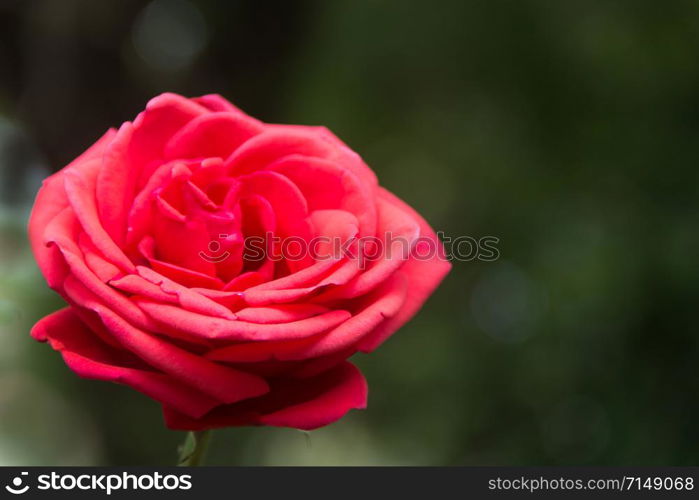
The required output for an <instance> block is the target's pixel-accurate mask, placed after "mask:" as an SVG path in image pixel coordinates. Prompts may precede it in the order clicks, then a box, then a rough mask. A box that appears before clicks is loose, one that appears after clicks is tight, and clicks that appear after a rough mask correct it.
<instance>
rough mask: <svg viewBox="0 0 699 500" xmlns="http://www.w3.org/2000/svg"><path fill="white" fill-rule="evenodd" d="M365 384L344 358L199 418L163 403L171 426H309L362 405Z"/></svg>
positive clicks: (166, 419)
mask: <svg viewBox="0 0 699 500" xmlns="http://www.w3.org/2000/svg"><path fill="white" fill-rule="evenodd" d="M367 393H368V390H367V385H366V381H365V380H364V377H363V376H362V374H361V372H360V371H359V370H357V368H355V367H354V366H353V365H352V364H350V363H347V362H344V363H342V364H340V365H338V366H337V367H336V368H334V369H332V370H328V371H325V372H323V373H321V374H320V375H317V376H316V377H313V378H306V379H302V380H279V381H277V382H276V383H275V384H273V386H272V391H271V392H270V393H269V395H267V396H263V397H261V398H257V399H254V400H249V401H244V402H241V403H239V404H233V405H226V406H221V407H219V408H216V409H214V410H213V411H211V412H210V413H208V414H207V415H205V416H204V417H202V418H201V419H192V418H187V417H186V416H185V415H182V414H180V413H179V412H177V411H175V410H174V409H172V408H170V407H168V406H164V407H163V413H164V416H165V422H166V423H167V426H168V427H170V428H171V429H179V430H203V429H212V428H216V427H229V426H240V425H271V426H276V427H293V428H295V429H304V430H312V429H317V428H318V427H323V426H324V425H328V424H330V423H332V422H335V421H336V420H339V419H340V418H342V417H343V416H344V415H345V414H346V413H347V412H348V411H349V410H351V409H363V408H365V407H366V399H367Z"/></svg>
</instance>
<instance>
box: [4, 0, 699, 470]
mask: <svg viewBox="0 0 699 500" xmlns="http://www.w3.org/2000/svg"><path fill="white" fill-rule="evenodd" d="M697 46H699V3H697V2H694V1H671V2H652V1H631V0H629V1H614V0H612V1H601V0H586V1H584V2H583V1H570V2H547V1H544V0H541V1H487V2H486V1H458V0H453V1H443V2H433V3H429V4H427V3H420V2H403V1H399V0H335V1H333V2H323V1H320V0H317V1H310V0H307V1H302V2H298V1H297V2H273V3H262V2H253V1H245V2H243V1H230V2H217V1H214V0H202V1H194V0H190V1H187V0H154V1H152V2H140V1H133V0H129V1H126V0H124V1H115V0H110V1H106V0H105V1H101V2H94V1H89V0H35V1H20V0H14V1H12V0H0V75H1V78H0V181H1V182H2V185H1V187H0V193H1V196H2V199H1V201H2V205H1V206H2V211H1V217H0V238H1V239H0V271H1V272H0V342H2V346H3V347H2V349H0V463H2V464H169V463H173V462H174V460H175V456H176V453H175V450H176V447H177V444H178V443H179V442H180V441H181V439H182V433H176V432H171V431H168V430H167V429H165V428H164V426H163V425H162V420H161V417H160V414H159V410H158V407H157V405H156V404H155V403H153V402H151V401H149V400H148V399H147V398H145V397H143V396H141V395H139V394H138V393H136V392H134V391H132V390H130V389H127V388H124V387H120V386H116V385H110V384H105V383H101V382H93V381H84V380H80V379H78V378H77V377H75V376H74V375H73V374H72V373H71V372H69V370H67V369H66V368H65V367H64V366H63V363H62V361H61V359H60V356H58V355H56V353H54V352H52V351H51V350H50V349H49V348H48V347H47V346H45V345H40V344H37V343H34V342H33V341H31V339H30V338H29V336H28V331H29V328H30V326H31V325H32V323H33V322H34V321H36V320H37V319H38V318H40V317H41V316H42V315H43V314H46V313H47V312H50V311H52V310H55V309H57V308H58V307H60V304H61V301H60V299H58V298H57V297H56V296H55V295H54V294H52V293H51V292H50V291H49V290H48V289H47V288H46V287H45V285H44V283H43V280H42V278H41V276H40V275H39V273H38V271H37V270H36V269H35V265H34V263H33V260H32V257H31V255H30V253H29V250H28V246H27V244H26V242H25V235H24V232H25V229H24V228H25V224H26V217H27V214H28V210H29V207H30V205H31V201H32V198H33V194H34V192H35V191H36V189H37V187H38V183H39V181H40V179H41V178H42V177H44V176H45V175H47V174H48V173H50V171H55V170H57V169H59V168H60V167H61V166H63V165H64V164H66V163H67V162H68V161H70V160H71V159H72V158H73V157H75V156H76V155H77V154H79V153H80V152H81V151H82V150H84V148H85V147H87V146H88V145H89V144H90V143H91V142H92V141H94V140H95V139H96V138H97V137H98V136H100V135H101V134H102V132H103V131H104V130H105V129H107V128H108V127H110V126H114V125H118V124H119V123H121V122H122V121H124V120H127V119H131V118H132V117H134V116H135V115H136V114H137V113H138V111H140V109H142V107H143V105H144V103H145V102H146V101H147V100H148V99H149V98H150V97H152V96H154V95H155V94H157V93H160V92H162V91H166V90H171V91H176V92H181V93H183V94H186V95H198V94H203V93H208V92H218V93H221V94H223V95H224V96H226V97H228V98H229V99H231V100H232V101H233V102H235V103H236V104H237V105H239V106H240V107H241V108H242V109H244V110H246V111H248V112H249V113H251V114H252V115H254V116H257V117H259V118H261V119H263V120H266V121H274V122H290V123H307V124H323V125H327V126H328V127H330V128H331V129H332V130H334V131H335V132H336V133H337V134H338V135H339V136H340V137H342V138H343V139H345V140H346V141H347V142H348V143H349V144H350V145H351V146H352V147H353V148H355V149H356V150H357V151H359V152H360V153H361V154H362V155H363V156H364V158H365V159H366V160H367V162H368V163H369V164H370V165H371V166H372V167H373V168H374V169H375V170H376V172H377V173H378V175H379V178H380V179H381V182H382V184H383V185H384V186H386V187H387V188H389V189H391V190H392V191H394V192H396V193H397V194H399V195H400V196H402V197H403V198H404V199H406V200H407V201H408V202H409V203H411V204H412V205H413V206H414V207H415V208H416V209H417V210H418V211H420V212H421V213H423V214H424V215H425V216H426V218H427V219H428V220H429V221H430V222H431V223H432V225H433V226H434V227H435V228H436V229H438V230H441V231H444V232H445V233H446V234H447V235H450V236H459V235H471V236H475V237H480V236H485V235H493V236H497V237H498V238H500V244H499V248H500V252H501V258H500V260H498V261H497V262H494V263H485V262H461V263H456V265H455V267H454V270H453V272H452V274H451V275H450V276H449V277H448V278H447V280H446V281H445V283H444V285H443V286H442V287H441V288H440V289H439V291H438V292H437V293H436V294H435V295H434V297H433V298H432V299H431V300H430V301H429V303H428V304H427V306H426V307H425V308H424V309H423V311H422V312H421V313H420V314H419V315H418V316H417V317H416V318H415V319H414V320H413V321H412V322H411V323H410V324H408V325H407V326H406V327H404V328H403V329H402V330H401V331H400V332H399V333H398V334H397V335H396V336H395V337H394V338H393V339H392V340H391V341H389V342H388V343H387V344H386V345H385V346H384V347H383V348H382V349H380V350H379V351H377V352H376V353H374V354H373V355H371V356H358V357H357V358H355V359H356V361H357V362H358V364H359V366H360V367H361V368H362V370H363V371H364V372H365V374H366V376H367V378H368V380H369V384H370V392H371V394H370V402H369V410H368V411H365V412H353V413H352V414H350V415H349V416H348V417H346V418H345V419H344V420H343V421H341V422H339V423H337V424H335V425H333V426H330V427H328V428H325V429H321V430H318V431H314V432H312V433H310V434H309V435H304V433H300V432H297V431H293V430H288V429H271V428H255V429H227V430H224V431H220V432H218V436H217V439H216V441H215V443H214V444H213V449H212V452H211V460H210V462H211V463H215V464H248V465H254V464H434V465H446V464H542V465H543V464H629V465H634V464H651V465H652V464H677V465H680V464H697V463H698V462H699V448H698V447H697V443H698V442H699V430H698V426H697V422H699V404H698V403H697V395H698V393H699V373H698V371H697V368H698V366H699V363H698V361H699V328H698V327H699V320H698V316H697V314H696V310H697V300H698V299H699V266H697V263H696V255H697V250H699V231H698V229H699V225H698V223H699V210H698V208H699V203H698V200H699V193H698V191H699V168H697V165H698V160H699V147H698V146H697V144H699V142H698V140H699V62H698V61H697V58H696V47H697Z"/></svg>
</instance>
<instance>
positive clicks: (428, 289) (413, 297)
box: [359, 189, 451, 352]
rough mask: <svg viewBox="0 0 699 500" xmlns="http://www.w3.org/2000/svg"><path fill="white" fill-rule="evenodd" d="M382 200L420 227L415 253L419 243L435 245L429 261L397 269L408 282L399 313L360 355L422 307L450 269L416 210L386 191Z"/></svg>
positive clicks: (413, 261)
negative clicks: (409, 216)
mask: <svg viewBox="0 0 699 500" xmlns="http://www.w3.org/2000/svg"><path fill="white" fill-rule="evenodd" d="M379 193H380V196H381V198H382V199H383V200H386V201H388V202H389V203H392V204H394V205H395V206H397V207H400V208H401V209H402V210H404V211H406V212H408V213H410V214H411V215H412V216H413V217H414V218H415V220H416V221H417V222H418V223H419V224H420V241H418V243H417V246H416V250H417V251H419V246H420V245H421V244H422V243H426V242H431V244H432V245H434V247H433V248H434V249H435V250H436V251H434V253H433V254H432V256H431V257H430V258H417V257H415V256H412V257H411V258H410V259H409V260H408V262H406V263H405V265H403V267H401V269H400V273H401V274H403V275H404V276H405V277H406V279H407V281H408V294H407V297H406V300H405V302H404V304H403V306H402V307H401V308H400V310H399V311H398V312H397V313H396V314H395V315H394V316H393V317H391V318H390V319H388V320H387V321H386V322H384V323H383V324H381V325H380V326H379V327H378V328H377V329H376V330H375V331H373V332H372V333H371V335H369V336H367V337H366V338H364V339H363V340H362V342H361V344H360V345H359V349H360V350H361V351H363V352H371V351H373V350H374V349H376V348H377V347H378V346H379V345H381V344H382V343H383V342H384V341H385V340H386V339H387V338H388V337H390V336H391V335H392V334H393V333H394V332H395V331H396V330H397V329H398V328H400V327H401V326H402V325H403V324H405V323H406V322H407V321H408V320H410V318H412V317H413V316H414V315H415V313H417V311H418V310H420V308H421V307H422V304H424V302H425V301H426V300H427V298H428V297H429V296H430V295H431V294H432V292H433V291H434V289H435V288H437V286H438V285H439V283H440V282H441V281H442V280H443V279H444V277H445V276H446V275H447V273H449V271H450V270H451V263H450V262H449V261H448V260H447V259H446V257H445V255H444V250H443V247H442V243H441V242H440V241H439V238H437V235H436V234H435V233H434V231H433V230H432V228H431V227H430V226H429V224H427V222H426V221H425V219H423V218H422V217H421V216H420V215H419V214H418V213H417V212H415V210H413V209H412V208H411V207H410V206H408V205H407V204H406V203H405V202H403V201H402V200H401V199H399V198H398V197H397V196H395V195H394V194H391V193H389V192H388V191H386V190H385V189H380V191H379Z"/></svg>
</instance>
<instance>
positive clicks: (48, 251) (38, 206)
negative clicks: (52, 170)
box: [29, 129, 116, 288]
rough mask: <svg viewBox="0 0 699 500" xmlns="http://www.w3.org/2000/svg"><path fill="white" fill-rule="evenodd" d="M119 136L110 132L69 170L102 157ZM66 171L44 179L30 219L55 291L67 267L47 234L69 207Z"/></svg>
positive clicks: (42, 265) (41, 261) (40, 260)
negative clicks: (61, 213)
mask: <svg viewBox="0 0 699 500" xmlns="http://www.w3.org/2000/svg"><path fill="white" fill-rule="evenodd" d="M115 134H116V130H114V129H110V130H108V131H107V132H106V133H105V134H104V135H103V136H102V137H101V138H100V139H99V140H98V141H97V142H96V143H95V144H93V145H92V146H91V147H90V148H89V149H88V150H87V151H85V152H84V153H83V154H82V155H80V156H79V157H78V158H76V159H75V160H73V161H72V162H71V163H70V164H69V165H68V166H67V167H66V169H69V168H80V165H82V164H83V163H85V162H87V161H90V160H92V159H93V158H100V157H101V156H102V153H103V151H104V148H105V146H106V145H107V144H108V143H109V142H110V141H111V140H112V138H113V137H114V135H115ZM64 172H65V170H62V171H60V172H58V173H56V174H53V175H52V176H51V177H48V178H47V179H45V180H44V182H43V183H42V186H41V189H39V193H38V194H37V195H36V200H34V206H33V208H32V213H31V215H30V217H29V240H30V242H31V245H32V251H33V253H34V258H35V259H36V262H37V264H38V265H39V268H40V269H41V272H42V273H43V275H44V277H45V278H46V281H47V282H48V284H49V286H51V287H52V288H55V287H56V285H57V283H59V282H60V281H62V278H63V276H64V274H65V273H64V272H63V271H62V269H63V267H64V266H63V265H62V262H61V261H62V259H61V258H60V256H59V255H58V254H57V250H56V249H55V248H52V247H50V246H47V245H46V242H45V241H44V236H43V235H44V230H45V229H46V226H47V225H48V224H49V222H51V220H52V219H53V218H54V217H56V216H57V215H58V214H59V213H60V212H61V211H62V210H63V209H64V208H65V207H67V206H68V197H67V195H66V192H65V189H64V188H63V174H64Z"/></svg>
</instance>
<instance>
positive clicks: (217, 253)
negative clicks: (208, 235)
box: [199, 234, 231, 264]
mask: <svg viewBox="0 0 699 500" xmlns="http://www.w3.org/2000/svg"><path fill="white" fill-rule="evenodd" d="M218 237H219V238H220V239H222V240H225V239H226V238H228V235H227V234H219V235H218ZM207 248H208V250H209V252H210V253H206V252H204V251H201V252H199V257H201V258H202V259H203V260H205V261H207V262H211V263H213V264H218V263H220V262H223V261H224V260H226V259H227V258H228V257H230V256H231V253H230V252H228V251H223V252H221V243H219V242H218V241H216V240H211V241H210V242H209V245H208V247H207Z"/></svg>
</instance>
